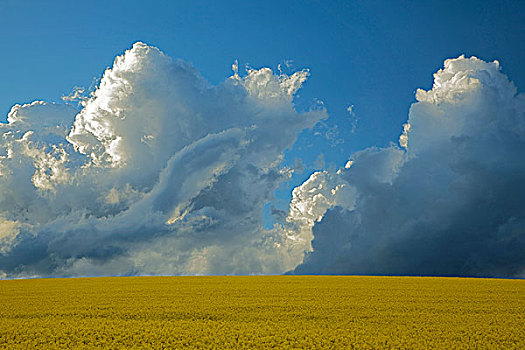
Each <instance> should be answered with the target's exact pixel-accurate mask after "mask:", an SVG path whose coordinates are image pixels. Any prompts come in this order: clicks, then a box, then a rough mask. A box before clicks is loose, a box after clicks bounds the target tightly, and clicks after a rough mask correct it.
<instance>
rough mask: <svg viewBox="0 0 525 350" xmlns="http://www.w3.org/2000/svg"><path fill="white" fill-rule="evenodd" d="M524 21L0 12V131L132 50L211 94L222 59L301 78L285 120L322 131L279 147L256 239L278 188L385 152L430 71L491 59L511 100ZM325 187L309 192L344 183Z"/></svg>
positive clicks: (167, 6) (359, 9)
mask: <svg viewBox="0 0 525 350" xmlns="http://www.w3.org/2000/svg"><path fill="white" fill-rule="evenodd" d="M524 13H525V1H467V0H465V1H452V0H439V1H437V0H436V1H273V0H268V1H147V2H145V1H130V0H128V1H111V2H107V1H90V2H84V3H79V4H77V3H75V2H71V1H16V0H0V46H1V47H2V53H1V54H0V114H1V115H2V116H1V117H0V120H1V121H2V122H5V121H6V120H7V114H8V112H9V110H10V109H11V107H12V106H13V105H14V104H17V103H29V102H32V101H34V100H44V101H47V102H61V97H62V96H64V95H68V94H69V93H71V91H72V90H73V89H74V88H75V87H85V88H91V89H94V88H95V87H96V85H97V83H98V82H99V80H100V79H101V77H102V74H103V72H104V70H105V69H106V68H109V67H111V66H112V64H113V60H114V59H115V57H116V56H118V55H122V54H123V53H124V51H125V50H128V49H130V48H131V47H132V45H133V43H135V42H137V41H142V42H144V43H146V44H148V45H151V46H154V47H158V48H159V49H160V50H162V51H163V52H164V53H166V55H168V56H170V57H172V58H174V59H181V60H183V61H185V62H188V63H190V64H191V65H193V66H194V67H195V68H196V69H198V71H199V72H200V74H202V76H203V77H204V78H205V79H207V80H208V81H209V82H210V83H211V84H212V85H219V84H221V83H222V82H224V81H225V79H226V78H227V77H229V76H231V75H232V63H234V62H235V60H238V62H239V67H240V73H241V75H246V74H247V73H246V72H245V71H244V67H246V66H248V67H252V68H256V69H259V68H261V67H270V68H272V69H273V70H274V71H276V70H277V67H278V65H280V66H281V67H282V69H283V71H284V72H285V73H288V74H291V73H293V72H295V71H298V70H301V69H306V68H307V69H309V71H310V76H309V77H308V79H307V81H306V82H305V83H304V84H303V86H302V88H301V89H300V90H299V91H298V92H297V93H296V94H295V96H294V100H293V101H294V103H295V109H296V110H297V112H298V113H303V112H305V111H307V110H308V109H309V108H311V107H312V106H315V105H318V104H320V103H322V105H324V107H325V108H326V111H327V114H328V119H326V120H324V121H323V122H321V123H319V124H317V125H316V126H315V127H314V128H313V130H309V129H308V128H306V129H305V130H303V129H304V128H303V127H302V126H298V125H294V126H293V127H292V128H296V129H297V130H298V133H299V138H298V140H297V142H295V144H293V147H292V148H291V149H290V148H288V149H286V147H285V146H283V147H284V148H283V150H284V155H285V158H284V165H286V166H289V167H292V168H293V167H296V168H297V166H298V164H299V163H298V162H297V160H296V159H300V160H301V161H302V163H303V167H304V170H303V171H299V169H296V171H295V173H294V175H293V177H292V178H291V180H290V181H276V182H275V184H279V183H280V185H279V187H278V190H277V191H276V192H275V198H274V200H273V201H272V203H271V204H268V203H266V205H265V209H264V212H265V214H264V215H265V218H264V220H263V226H264V227H265V228H266V229H270V228H271V224H272V222H273V219H272V218H271V217H270V215H269V212H270V210H271V209H270V207H271V205H275V206H276V207H277V208H278V209H280V210H281V211H287V210H288V207H289V205H290V200H291V191H292V189H293V188H295V187H297V186H299V185H301V184H303V183H304V181H305V180H306V179H308V178H309V177H310V175H311V174H312V172H314V171H316V170H327V171H329V172H331V173H334V174H335V171H337V169H338V168H341V167H343V166H344V164H345V163H346V161H347V160H348V159H349V158H350V157H352V155H354V154H356V152H358V151H362V150H364V149H366V148H367V147H372V146H377V147H378V148H381V149H383V150H385V149H389V147H390V145H391V144H392V143H393V144H397V142H398V139H399V135H400V134H401V133H402V131H403V124H404V123H405V122H406V121H407V119H408V114H409V109H410V107H411V105H412V104H414V103H415V102H416V97H415V95H416V90H417V89H418V88H422V89H424V90H430V89H432V84H433V81H434V77H433V73H435V72H437V71H438V70H439V69H441V68H442V67H443V64H444V61H445V60H446V59H449V58H456V57H458V56H460V55H462V54H464V55H465V56H466V57H467V58H468V57H470V56H476V57H478V58H480V59H482V60H484V61H486V62H492V61H493V60H496V59H497V60H498V61H499V62H500V65H501V67H502V72H503V74H505V75H506V76H508V78H509V79H510V80H511V81H513V82H514V84H515V86H516V87H517V90H518V92H521V91H523V88H524V86H525V65H524V64H523V62H525V45H523V44H524V42H525V24H524V23H525V15H524ZM142 49H143V48H139V49H137V51H136V52H135V53H134V54H136V55H137V56H140V55H142V54H143V53H142V51H141V50H142ZM130 55H131V54H130ZM144 55H146V54H144ZM146 56H147V55H146ZM140 57H142V56H140ZM147 57H149V56H147ZM148 59H149V58H148ZM466 64H467V65H470V64H472V65H473V66H475V67H477V68H475V69H474V68H473V69H474V70H476V69H478V68H479V67H478V66H476V64H477V63H475V62H474V61H469V62H468V63H466ZM491 67H492V66H491ZM451 69H452V68H451ZM454 69H456V68H454ZM479 69H481V68H479ZM483 69H484V68H483ZM487 69H488V70H489V71H490V70H491V69H492V68H487ZM457 73H458V74H459V75H461V72H459V71H458V72H457ZM491 74H492V73H491ZM494 79H496V78H494ZM497 79H500V78H497ZM500 80H501V79H500ZM500 80H498V81H500ZM505 88H506V89H507V88H508V87H505ZM509 89H510V88H509ZM225 94H226V92H225ZM228 96H229V95H228ZM210 99H211V97H210ZM210 101H211V100H210ZM320 101H322V102H320ZM210 103H212V102H210ZM349 106H353V107H352V113H349V111H348V107H349ZM38 108H39V107H38V106H37V107H31V108H29V109H38ZM46 108H47V107H46ZM517 110H519V108H518V107H517ZM20 113H21V112H20ZM31 113H33V112H31ZM34 113H36V114H38V113H40V112H38V111H37V112H34ZM46 113H47V112H46ZM56 113H58V112H56ZM60 113H62V112H60ZM64 113H65V114H67V113H70V112H64ZM203 113H204V112H203ZM429 113H431V112H429ZM451 113H452V112H451ZM454 113H456V112H454ZM452 114H453V113H452ZM44 115H47V114H44ZM67 115H69V114H67ZM418 117H419V115H416V116H415V117H414V120H416V121H417V120H420V119H418ZM290 118H291V117H290ZM419 118H422V117H419ZM458 118H459V117H458ZM509 118H510V117H509ZM287 120H288V119H287ZM290 120H291V119H290ZM296 129H293V130H296ZM210 133H211V131H210ZM416 135H417V134H416ZM416 138H417V136H414V139H416ZM79 142H80V141H79ZM210 142H211V141H210ZM217 142H218V141H217ZM75 145H76V144H75ZM509 147H511V146H509ZM517 149H518V148H516V147H514V148H513V150H514V151H516V150H517ZM225 152H226V151H225ZM381 152H383V151H381ZM381 152H379V153H381ZM384 152H389V151H384ZM516 152H517V151H516ZM360 155H361V156H362V154H361V153H359V155H356V157H360ZM362 157H364V158H366V157H365V156H362ZM388 157H394V158H395V156H391V155H389V156H388ZM392 159H393V158H392ZM365 163H366V162H365ZM0 171H1V167H0ZM239 173H240V170H239ZM232 174H233V173H232ZM231 176H232V177H233V176H234V175H231ZM330 176H332V175H330ZM333 176H334V178H333V179H331V180H330V179H328V178H327V179H324V178H323V180H322V181H326V182H330V181H332V180H333V181H336V182H337V181H341V183H342V182H345V181H347V180H348V179H347V178H344V179H338V178H337V176H336V175H333ZM349 176H350V175H349ZM406 176H407V178H409V177H410V176H409V175H406ZM32 181H33V180H32ZM315 181H321V180H319V179H317V180H315ZM315 181H313V182H312V183H314V182H315ZM509 181H510V180H509ZM224 186H226V185H224ZM269 186H270V185H269ZM271 186H273V185H271ZM271 186H270V187H271ZM334 186H335V185H334ZM108 191H109V188H108ZM217 191H219V190H217ZM139 192H140V191H139ZM108 193H110V194H111V193H113V192H108ZM110 194H108V196H109V197H108V198H110V197H111V196H113V195H111V196H110ZM128 194H129V193H128ZM130 196H131V194H130ZM207 196H208V197H209V196H211V195H207ZM204 197H206V196H204ZM208 197H206V198H205V199H202V198H201V199H199V200H197V199H195V198H197V197H195V198H194V202H195V203H197V202H198V203H201V202H202V203H204V202H206V200H210V199H209V198H208ZM111 198H113V197H111ZM117 198H118V196H117ZM121 198H122V196H121ZM131 198H132V197H129V198H128V199H129V200H130V201H131V200H132V199H131ZM199 198H200V197H199ZM297 200H299V199H297ZM338 200H339V199H338ZM334 201H335V199H334ZM336 202H337V201H336ZM343 202H344V201H343ZM337 203H339V202H337ZM339 204H341V203H339ZM450 206H452V205H450ZM343 207H344V205H343ZM323 208H324V207H323ZM0 209H1V203H0ZM112 210H113V209H112ZM115 210H116V209H115ZM323 210H326V208H325V209H323ZM1 212H2V211H1V210H0V214H1ZM199 213H200V212H199ZM323 213H324V211H323ZM13 215H14V214H13ZM199 215H200V214H199ZM334 215H335V214H334ZM181 217H183V216H181ZM210 217H213V215H211V214H210ZM343 217H344V215H343ZM0 219H2V218H1V217H0ZM346 219H347V218H346V217H345V219H344V220H346ZM6 220H7V219H6ZM9 220H10V221H9V224H6V225H16V223H17V222H18V221H17V220H18V219H16V215H15V216H13V217H12V218H11V219H9ZM276 220H278V219H276ZM341 220H343V219H341ZM344 220H343V221H344ZM1 224H2V222H1V220H0V225H1ZM42 225H44V224H42ZM46 225H48V224H46ZM327 225H328V224H327ZM0 227H1V226H0ZM6 227H7V226H6ZM9 227H11V226H9ZM46 230H49V228H46ZM319 230H320V232H321V231H322V230H324V228H323V227H321V228H319ZM314 231H315V229H314ZM13 232H14V231H13ZM17 232H18V231H17ZM46 232H47V231H46ZM108 249H109V248H108ZM134 249H135V248H134ZM0 252H1V250H0ZM64 259H65V258H64ZM314 260H315V259H314ZM6 264H7V263H6ZM115 264H116V262H115ZM6 266H7V265H6ZM352 266H354V265H352ZM135 268H136V267H135ZM137 269H138V268H137ZM314 270H315V269H314ZM6 271H7V270H6ZM115 271H121V270H119V268H117V267H115ZM220 271H223V270H220ZM264 271H266V270H264ZM272 271H273V270H272ZM316 271H317V270H316ZM1 272H2V261H0V277H1ZM118 273H120V272H118ZM152 273H154V272H152Z"/></svg>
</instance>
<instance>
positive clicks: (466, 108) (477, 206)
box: [294, 56, 525, 276]
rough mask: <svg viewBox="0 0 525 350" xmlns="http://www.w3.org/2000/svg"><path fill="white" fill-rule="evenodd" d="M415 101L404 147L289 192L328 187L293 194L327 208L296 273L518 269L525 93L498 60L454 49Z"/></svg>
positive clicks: (522, 261)
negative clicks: (457, 52) (458, 54)
mask: <svg viewBox="0 0 525 350" xmlns="http://www.w3.org/2000/svg"><path fill="white" fill-rule="evenodd" d="M416 98H417V100H418V102H417V103H415V104H413V105H412V107H411V109H410V115H409V119H408V122H407V123H406V124H405V126H404V130H403V133H402V135H401V137H400V140H399V143H400V146H401V147H397V146H391V147H388V148H383V149H378V148H370V149H366V150H364V151H361V152H358V153H356V154H354V155H353V156H352V158H351V162H350V163H349V164H348V166H347V167H345V168H344V169H341V170H340V171H338V172H337V173H336V174H324V173H323V174H320V173H315V174H313V175H312V177H311V178H310V179H309V180H308V181H307V182H306V183H305V184H303V185H302V186H301V188H300V189H296V191H298V192H299V193H302V192H304V191H303V190H302V188H305V187H307V188H310V187H319V188H320V187H328V188H332V189H334V190H335V191H332V192H329V191H328V192H326V194H323V199H322V200H321V199H319V198H317V194H316V193H315V192H311V191H308V193H309V197H308V196H307V197H306V198H303V199H302V203H303V206H304V207H306V208H314V209H312V210H315V208H319V204H318V203H319V202H327V203H330V204H331V205H330V206H329V207H326V206H325V207H323V213H322V215H323V217H322V220H318V221H319V222H317V223H315V225H314V226H313V237H314V239H313V242H312V247H313V251H312V252H310V253H309V254H308V256H307V257H306V258H305V261H304V262H303V263H302V264H301V265H300V266H298V267H297V269H295V272H296V273H329V274H340V273H343V274H396V275H407V274H410V275H453V276H454V275H471V276H478V275H483V276H524V275H525V254H524V252H525V186H524V185H523V184H524V180H525V158H524V157H523V155H525V96H524V95H523V94H519V95H517V94H516V88H515V86H514V85H513V84H512V83H511V82H509V80H508V79H507V77H506V76H505V75H504V74H503V73H501V71H500V67H499V63H498V62H497V61H495V62H492V63H487V62H484V61H482V60H479V59H477V58H475V57H472V58H465V57H463V56H461V57H459V58H457V59H451V60H447V61H445V67H444V68H443V69H441V70H439V71H438V72H437V73H436V74H435V75H434V85H433V87H432V89H431V90H430V91H424V90H418V91H417V94H416ZM350 165H351V166H350ZM328 179H329V180H328ZM343 186H345V187H347V188H349V189H351V191H350V190H347V193H350V194H349V195H347V196H345V197H344V198H343V199H341V198H340V196H338V192H339V191H338V190H337V188H341V187H343ZM294 193H295V192H294ZM309 210H310V209H305V210H304V211H306V212H308V211H309ZM319 214H320V213H319V212H317V213H316V215H319Z"/></svg>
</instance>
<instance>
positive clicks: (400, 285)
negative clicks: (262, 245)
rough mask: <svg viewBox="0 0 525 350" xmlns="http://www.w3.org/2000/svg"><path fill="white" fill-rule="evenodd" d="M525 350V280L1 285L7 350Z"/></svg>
mask: <svg viewBox="0 0 525 350" xmlns="http://www.w3.org/2000/svg"><path fill="white" fill-rule="evenodd" d="M100 347H105V348H111V349H117V348H128V349H133V348H136V349H139V348H141V349H143V348H152V349H177V348H216V349H266V348H279V349H287V348H300V349H351V348H359V349H367V348H370V349H372V348H381V349H384V348H411V349H417V348H421V349H428V348H441V349H452V348H455V349H458V348H506V349H524V348H525V281H524V280H498V279H475V278H422V277H338V276H333V277H332V276H264V277H262V276H258V277H255V276H254V277H122V278H76V279H34V280H9V281H8V280H6V281H0V348H5V349H17V348H19V349H28V348H38V349H53V348H81V349H89V348H100Z"/></svg>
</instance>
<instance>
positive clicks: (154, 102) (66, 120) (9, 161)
mask: <svg viewBox="0 0 525 350" xmlns="http://www.w3.org/2000/svg"><path fill="white" fill-rule="evenodd" d="M307 75H308V72H307V71H300V72H296V73H294V74H292V75H290V76H287V75H284V74H280V75H276V74H274V73H273V72H272V71H271V70H270V69H268V68H262V69H259V70H256V69H251V70H249V71H248V72H247V75H246V76H244V77H241V76H239V74H238V72H234V75H233V76H232V77H231V78H230V79H226V80H225V82H224V83H222V84H220V85H218V86H211V85H210V84H209V83H208V82H207V81H206V80H205V79H204V78H203V77H202V76H200V74H199V73H198V72H197V70H196V69H195V68H193V67H192V66H190V65H189V64H187V63H184V62H181V61H175V60H173V59H171V58H170V57H168V56H166V55H165V54H163V53H162V52H161V51H160V50H158V49H157V48H154V47H151V46H148V45H146V44H143V43H136V44H135V45H133V48H132V49H130V50H128V51H126V52H125V53H124V54H123V55H121V56H119V57H117V58H116V59H115V62H114V64H113V66H112V67H111V68H109V69H108V70H106V72H105V73H104V76H103V78H102V80H101V81H100V85H99V86H98V87H97V88H96V90H95V91H94V92H93V93H92V94H91V96H89V97H88V98H83V99H82V107H81V109H80V111H77V110H76V109H75V108H74V107H72V106H70V105H67V104H49V103H46V102H41V101H38V102H34V103H32V104H27V105H16V106H15V107H13V109H12V111H11V112H10V113H9V117H8V124H3V125H0V134H2V139H1V141H0V156H1V158H0V172H1V174H2V176H1V177H0V191H1V192H2V196H1V198H0V216H1V217H3V219H2V220H3V221H2V223H1V225H3V226H1V227H7V228H8V230H7V229H6V230H2V231H3V232H4V233H3V235H2V237H3V238H2V240H0V247H1V249H2V250H1V251H0V271H3V272H2V273H3V274H5V276H7V277H16V276H29V275H108V274H109V275H122V274H209V273H221V274H224V273H226V274H228V273H279V272H282V271H284V270H286V269H290V268H293V267H294V266H295V265H297V264H298V263H299V262H300V261H301V259H302V254H303V252H302V251H296V252H295V255H293V258H290V254H289V251H288V250H289V247H288V246H287V242H288V238H287V237H286V236H284V235H282V234H281V232H278V231H265V230H263V229H262V227H261V212H262V206H263V205H264V204H265V203H266V202H268V201H269V200H270V199H271V197H272V195H273V192H274V190H275V188H276V187H277V185H278V184H279V183H280V182H281V181H283V180H285V179H287V178H288V176H289V171H287V170H286V169H282V166H281V165H280V163H281V160H282V155H283V151H284V150H285V149H287V148H290V147H291V146H292V145H293V143H294V142H295V140H296V138H297V135H298V134H299V133H300V132H301V131H302V130H304V129H305V128H312V127H313V125H315V124H316V123H317V122H318V121H319V120H321V119H323V118H326V113H325V111H324V109H317V110H312V111H309V112H306V113H298V112H296V111H295V109H294V105H293V95H294V94H295V92H296V91H297V90H298V89H299V88H300V86H301V84H302V83H303V82H304V81H305V79H306V77H307Z"/></svg>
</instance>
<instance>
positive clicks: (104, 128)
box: [0, 0, 525, 278]
mask: <svg viewBox="0 0 525 350" xmlns="http://www.w3.org/2000/svg"><path fill="white" fill-rule="evenodd" d="M524 10H525V2H524V1H461V2H457V1H424V2H423V1H330V2H325V1H284V2H283V1H223V2H213V1H199V2H196V1H149V2H140V1H112V2H111V3H110V4H108V3H107V2H102V1H92V2H89V3H88V4H80V5H79V4H74V3H72V2H66V1H53V2H48V1H27V2H26V1H10V0H0V16H1V21H0V45H1V47H3V48H4V49H3V50H2V54H1V55H0V67H1V68H0V114H1V116H0V121H2V123H3V125H0V133H1V134H2V135H3V138H2V141H0V157H2V158H0V176H1V178H0V193H1V198H0V277H2V276H3V277H5V278H13V277H24V276H25V277H27V276H80V275H156V274H167V275H170V274H175V275H178V274H279V273H304V274H312V273H314V274H396V275H402V274H417V275H421V274H423V275H447V276H448V275H476V276H477V275H480V276H500V277H523V276H524V275H525V257H524V254H523V253H522V251H524V248H525V201H524V200H523V199H522V198H525V196H523V194H524V193H522V192H523V191H524V189H523V186H522V185H521V184H522V183H523V180H524V179H525V178H524V176H525V162H524V161H523V160H522V159H521V158H523V157H522V155H523V154H524V153H523V152H524V150H525V148H524V140H525V133H524V130H525V129H524V127H523V125H524V123H525V116H524V111H525V109H524V102H523V101H524V97H523V95H521V94H520V93H521V92H522V91H523V87H524V84H525V66H524V65H523V62H524V59H525V49H524V45H523V42H524V39H525V25H524V24H523V23H525V18H524V15H523V13H525V12H524ZM462 55H463V56H462ZM472 56H475V57H474V58H472ZM495 60H497V63H494V61H495ZM82 89H83V90H82ZM419 89H420V90H419ZM75 91H77V92H80V91H83V93H81V94H80V95H78V94H77V95H76V96H75ZM34 101H40V102H34Z"/></svg>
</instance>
